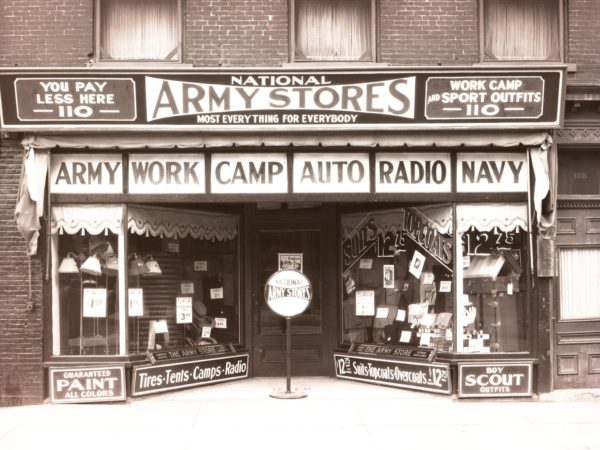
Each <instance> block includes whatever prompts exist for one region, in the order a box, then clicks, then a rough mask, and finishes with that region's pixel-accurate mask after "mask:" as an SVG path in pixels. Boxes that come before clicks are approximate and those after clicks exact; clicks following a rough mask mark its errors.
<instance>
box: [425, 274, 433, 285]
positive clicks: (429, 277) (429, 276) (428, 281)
mask: <svg viewBox="0 0 600 450" xmlns="http://www.w3.org/2000/svg"><path fill="white" fill-rule="evenodd" d="M423 284H433V274H432V273H431V272H426V273H425V274H424V275H423Z"/></svg>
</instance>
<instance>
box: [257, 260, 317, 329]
mask: <svg viewBox="0 0 600 450" xmlns="http://www.w3.org/2000/svg"><path fill="white" fill-rule="evenodd" d="M265 300H266V301H267V305H269V308H271V309H272V310H273V311H274V312H275V313H277V314H279V315H280V316H283V317H294V316H297V315H298V314H301V313H303V312H304V310H305V309H306V308H307V307H308V305H309V304H310V301H311V300H312V285H311V284H310V280H309V279H308V278H307V277H306V275H304V274H303V273H302V272H298V271H297V270H291V269H285V270H280V271H279V272H275V273H274V274H273V275H271V276H270V277H269V279H268V280H267V283H266V284H265Z"/></svg>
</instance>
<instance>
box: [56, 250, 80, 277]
mask: <svg viewBox="0 0 600 450" xmlns="http://www.w3.org/2000/svg"><path fill="white" fill-rule="evenodd" d="M58 273H79V269H78V268H77V261H76V260H75V257H74V256H73V254H71V253H68V254H67V256H65V257H64V258H63V260H62V261H61V262H60V265H59V266H58Z"/></svg>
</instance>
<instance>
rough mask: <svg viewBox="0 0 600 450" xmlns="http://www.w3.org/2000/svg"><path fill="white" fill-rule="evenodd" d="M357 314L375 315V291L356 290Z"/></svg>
mask: <svg viewBox="0 0 600 450" xmlns="http://www.w3.org/2000/svg"><path fill="white" fill-rule="evenodd" d="M356 315H357V316H374V315H375V291H356Z"/></svg>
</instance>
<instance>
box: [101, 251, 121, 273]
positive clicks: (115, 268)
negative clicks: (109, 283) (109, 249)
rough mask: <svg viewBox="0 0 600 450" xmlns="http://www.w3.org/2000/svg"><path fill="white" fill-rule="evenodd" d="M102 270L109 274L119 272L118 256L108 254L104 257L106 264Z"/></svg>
mask: <svg viewBox="0 0 600 450" xmlns="http://www.w3.org/2000/svg"><path fill="white" fill-rule="evenodd" d="M104 272H106V274H107V275H111V276H114V275H116V274H117V273H119V258H117V257H116V256H115V255H112V256H109V257H108V258H107V259H106V264H105V265H104Z"/></svg>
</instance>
